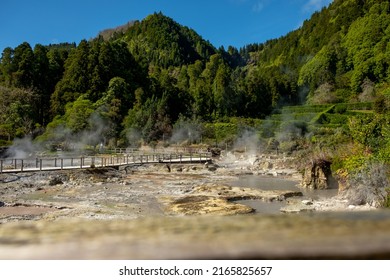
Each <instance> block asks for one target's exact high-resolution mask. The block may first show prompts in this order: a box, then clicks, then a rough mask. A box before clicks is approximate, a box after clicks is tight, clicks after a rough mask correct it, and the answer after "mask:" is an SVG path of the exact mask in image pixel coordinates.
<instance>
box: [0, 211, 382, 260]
mask: <svg viewBox="0 0 390 280" xmlns="http://www.w3.org/2000/svg"><path fill="white" fill-rule="evenodd" d="M0 258H1V259H372V258H375V259H376V258H381V259H389V258H390V212H389V211H371V212H367V213H366V212H364V213H332V214H325V213H322V214H320V213H317V214H299V215H274V216H263V215H240V216H196V217H194V216H192V217H150V218H139V219H133V220H113V221H109V220H86V219H85V220H80V219H70V220H57V221H45V220H40V221H35V222H34V221H26V222H17V223H7V224H3V225H0Z"/></svg>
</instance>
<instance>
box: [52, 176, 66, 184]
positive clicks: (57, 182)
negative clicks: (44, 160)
mask: <svg viewBox="0 0 390 280" xmlns="http://www.w3.org/2000/svg"><path fill="white" fill-rule="evenodd" d="M63 183H64V182H63V181H62V179H61V178H60V177H59V176H56V177H53V178H51V179H50V181H49V186H55V185H62V184H63Z"/></svg>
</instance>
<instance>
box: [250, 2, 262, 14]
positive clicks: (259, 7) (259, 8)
mask: <svg viewBox="0 0 390 280" xmlns="http://www.w3.org/2000/svg"><path fill="white" fill-rule="evenodd" d="M264 6H265V3H264V1H262V0H260V1H257V2H256V3H255V4H253V6H252V11H253V12H255V13H260V12H261V11H262V10H263V9H264Z"/></svg>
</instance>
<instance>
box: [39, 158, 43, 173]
mask: <svg viewBox="0 0 390 280" xmlns="http://www.w3.org/2000/svg"><path fill="white" fill-rule="evenodd" d="M39 170H40V171H42V159H41V158H40V159H39Z"/></svg>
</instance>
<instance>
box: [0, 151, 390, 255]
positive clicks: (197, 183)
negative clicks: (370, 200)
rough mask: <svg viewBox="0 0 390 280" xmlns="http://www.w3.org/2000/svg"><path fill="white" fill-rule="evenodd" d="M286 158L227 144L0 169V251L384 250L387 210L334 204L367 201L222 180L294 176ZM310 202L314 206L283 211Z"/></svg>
mask: <svg viewBox="0 0 390 280" xmlns="http://www.w3.org/2000/svg"><path fill="white" fill-rule="evenodd" d="M293 166H294V165H293V159H290V158H285V157H274V156H261V157H248V156H244V155H239V156H236V155H233V154H228V155H223V156H222V157H221V158H220V159H218V161H215V162H214V163H213V164H208V165H200V164H198V165H185V164H183V165H170V166H166V165H158V164H156V165H134V166H130V167H129V168H126V169H123V170H116V169H112V168H91V169H84V170H73V171H56V172H39V173H20V174H14V175H10V174H7V175H6V174H0V258H44V259H47V258H61V259H62V258H65V259H67V258H93V259H96V258H98V259H99V258H103V259H106V258H113V259H117V258H132V259H133V258H151V259H154V258H251V257H259V258H307V257H314V258H315V257H341V258H344V257H347V258H348V257H351V256H359V257H362V256H363V257H364V256H366V257H373V256H375V257H382V256H383V255H385V256H390V247H388V246H387V247H386V246H382V245H383V243H386V242H387V243H386V244H390V242H388V241H390V240H389V238H388V236H390V235H389V234H388V233H389V232H390V224H389V222H388V220H389V219H387V218H388V217H389V215H388V212H387V211H379V212H378V211H370V212H368V213H369V214H367V213H366V212H364V215H363V214H360V215H359V216H357V217H359V218H356V217H355V218H354V219H351V218H350V217H349V216H345V215H343V214H340V213H345V211H347V212H356V211H351V210H372V209H371V207H370V206H365V205H362V206H350V205H349V204H348V201H345V200H343V199H341V198H337V197H335V198H326V199H318V200H313V199H306V198H304V197H302V193H301V192H299V191H296V190H261V189H253V188H249V187H235V186H232V185H230V184H229V182H231V181H232V180H234V179H235V178H237V175H243V174H255V175H261V176H271V177H279V178H289V179H290V180H291V179H292V180H296V181H297V184H298V182H299V180H300V174H299V173H298V172H297V171H296V170H295V169H294V168H293ZM241 199H256V200H263V201H267V202H269V203H272V202H273V201H286V203H287V205H286V206H285V207H284V208H283V209H281V214H277V215H261V213H253V212H254V210H253V209H252V208H251V207H249V206H246V205H243V204H240V203H236V202H235V201H237V200H241ZM308 211H309V212H311V213H313V214H310V215H309V216H308V214H302V213H301V214H299V216H296V215H295V214H283V212H284V213H295V212H308ZM334 211H337V212H334ZM319 212H323V213H324V214H320V213H319ZM329 212H333V213H334V214H333V215H332V216H329V215H328V213H329ZM315 213H317V214H315ZM361 213H363V212H361ZM257 214H259V215H257ZM291 215H294V216H291ZM313 215H320V216H316V217H318V218H314V216H313ZM327 215H328V216H327ZM371 215H372V216H373V217H375V218H373V219H371V218H367V217H370V216H371ZM362 217H363V218H362ZM361 220H363V221H361ZM330 225H332V228H330V227H329V226H330ZM369 229H371V231H370V232H371V233H372V234H376V235H377V237H378V238H377V239H376V241H375V242H374V243H372V241H370V242H371V243H370V244H371V245H370V246H368V245H366V246H365V248H364V250H363V251H361V252H360V251H359V248H358V247H357V248H355V247H354V246H356V245H357V244H361V243H360V242H362V241H365V240H366V239H367V240H368V239H369V238H370V234H369V233H368V230H369ZM285 230H287V231H285ZM356 231H359V234H357V233H356ZM360 232H361V234H360ZM330 235H332V237H331V238H330ZM338 236H339V237H340V240H337V239H338ZM351 236H353V238H352V241H351ZM274 237H277V239H274ZM344 239H345V240H344ZM347 239H348V240H347ZM315 240H317V241H320V242H322V244H319V243H317V241H315ZM336 240H337V242H336ZM290 241H291V242H292V243H291V242H290ZM355 242H356V243H355ZM302 244H306V245H307V246H309V247H307V248H306V247H305V246H304V248H302V247H301V245H302ZM314 244H317V245H315V246H314ZM342 244H344V245H342ZM276 245H277V246H276ZM275 246H276V247H275ZM332 248H333V249H332ZM345 250H347V251H345ZM346 252H347V254H346ZM359 252H360V253H359Z"/></svg>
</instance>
